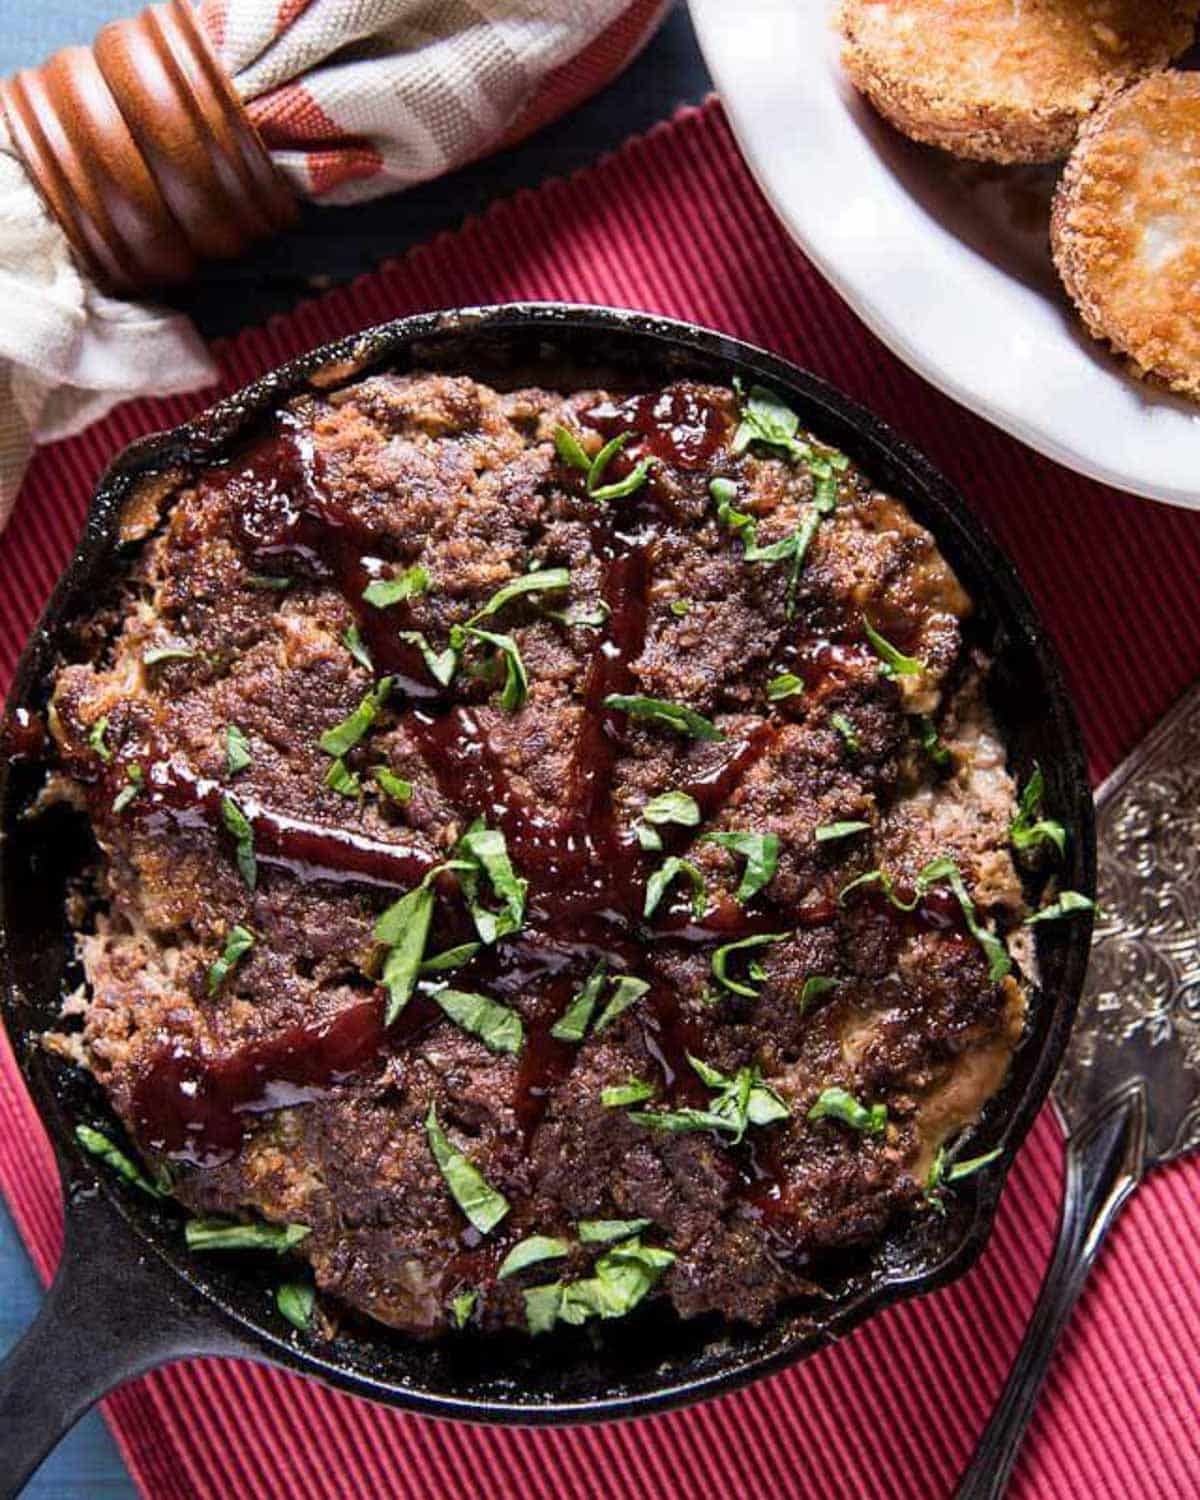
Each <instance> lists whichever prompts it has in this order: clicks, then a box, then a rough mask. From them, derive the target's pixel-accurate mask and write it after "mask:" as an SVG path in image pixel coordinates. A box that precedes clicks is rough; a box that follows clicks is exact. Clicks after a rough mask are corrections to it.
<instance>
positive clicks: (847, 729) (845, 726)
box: [829, 714, 862, 755]
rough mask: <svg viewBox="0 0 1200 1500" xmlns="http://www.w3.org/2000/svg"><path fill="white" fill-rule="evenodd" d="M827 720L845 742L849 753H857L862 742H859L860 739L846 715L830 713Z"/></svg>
mask: <svg viewBox="0 0 1200 1500" xmlns="http://www.w3.org/2000/svg"><path fill="white" fill-rule="evenodd" d="M829 722H830V723H831V724H832V725H833V727H834V728H835V729H836V730H837V732H838V733H839V734H840V735H841V737H842V740H843V741H844V743H845V746H846V749H847V750H849V751H850V753H851V755H857V754H858V753H859V751H860V750H861V749H862V744H861V742H860V740H859V738H858V735H857V734H856V732H855V729H854V725H853V724H851V722H850V720H849V719H848V718H847V717H846V715H845V714H830V715H829Z"/></svg>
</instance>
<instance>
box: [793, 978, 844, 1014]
mask: <svg viewBox="0 0 1200 1500" xmlns="http://www.w3.org/2000/svg"><path fill="white" fill-rule="evenodd" d="M837 987H838V982H837V980H836V979H828V978H826V976H825V975H824V974H810V975H809V977H808V978H807V979H806V980H805V981H804V984H803V986H802V987H801V990H800V1009H801V1010H802V1011H805V1010H807V1009H808V1007H809V1006H810V1005H811V1004H812V1002H813V1001H814V1000H819V999H820V998H821V996H822V995H829V994H832V992H833V991H834V990H836V989H837Z"/></svg>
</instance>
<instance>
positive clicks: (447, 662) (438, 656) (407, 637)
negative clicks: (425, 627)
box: [396, 630, 458, 687]
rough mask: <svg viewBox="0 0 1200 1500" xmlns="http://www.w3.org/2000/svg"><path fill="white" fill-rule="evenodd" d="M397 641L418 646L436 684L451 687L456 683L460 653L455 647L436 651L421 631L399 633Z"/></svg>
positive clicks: (402, 631) (401, 631)
mask: <svg viewBox="0 0 1200 1500" xmlns="http://www.w3.org/2000/svg"><path fill="white" fill-rule="evenodd" d="M396 639H397V640H401V641H407V643H408V644H409V645H410V646H416V648H417V649H418V651H420V653H421V656H422V658H423V659H424V662H425V665H426V667H427V668H428V670H429V675H430V676H431V677H432V678H433V680H434V681H435V682H439V683H441V685H442V687H449V686H450V684H451V683H452V682H453V681H454V674H455V672H457V671H458V652H457V651H456V650H455V649H454V647H453V646H447V648H446V649H445V651H435V650H434V649H433V647H432V646H431V645H430V644H429V642H428V641H427V640H426V639H425V637H424V636H423V635H422V634H421V632H420V631H419V630H400V631H397V633H396Z"/></svg>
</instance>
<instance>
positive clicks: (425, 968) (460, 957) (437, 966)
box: [421, 943, 483, 974]
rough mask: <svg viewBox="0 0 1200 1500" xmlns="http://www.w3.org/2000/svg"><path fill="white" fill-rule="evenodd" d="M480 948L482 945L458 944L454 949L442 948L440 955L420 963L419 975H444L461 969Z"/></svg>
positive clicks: (434, 955)
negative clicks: (452, 970)
mask: <svg viewBox="0 0 1200 1500" xmlns="http://www.w3.org/2000/svg"><path fill="white" fill-rule="evenodd" d="M482 947H483V944H482V943H459V944H458V946H457V947H455V948H443V949H442V951H441V952H440V953H435V954H433V956H432V957H430V958H426V959H423V960H422V961H421V973H422V974H445V973H448V972H449V970H451V969H461V968H462V966H463V964H465V963H469V962H470V960H471V959H473V958H474V957H475V955H476V954H477V953H478V952H479V950H480V949H481V948H482Z"/></svg>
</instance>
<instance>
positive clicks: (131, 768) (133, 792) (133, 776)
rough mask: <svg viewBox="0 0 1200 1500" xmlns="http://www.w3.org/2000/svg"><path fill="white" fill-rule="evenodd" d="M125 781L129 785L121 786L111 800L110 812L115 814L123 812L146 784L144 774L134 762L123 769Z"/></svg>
mask: <svg viewBox="0 0 1200 1500" xmlns="http://www.w3.org/2000/svg"><path fill="white" fill-rule="evenodd" d="M125 779H126V781H127V782H128V783H129V785H128V786H123V787H122V788H121V790H120V791H119V792H118V793H117V795H116V796H115V797H114V798H113V805H112V810H113V812H115V813H121V812H124V811H125V809H126V808H127V807H128V806H129V804H130V803H131V802H132V801H133V799H134V798H135V797H136V796H137V794H138V793H139V792H140V791H141V790H142V789H143V787H144V786H145V784H146V777H145V773H144V772H143V771H142V768H141V766H139V765H138V764H137V762H136V761H134V762H132V763H131V764H130V765H127V766H126V767H125Z"/></svg>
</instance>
